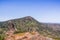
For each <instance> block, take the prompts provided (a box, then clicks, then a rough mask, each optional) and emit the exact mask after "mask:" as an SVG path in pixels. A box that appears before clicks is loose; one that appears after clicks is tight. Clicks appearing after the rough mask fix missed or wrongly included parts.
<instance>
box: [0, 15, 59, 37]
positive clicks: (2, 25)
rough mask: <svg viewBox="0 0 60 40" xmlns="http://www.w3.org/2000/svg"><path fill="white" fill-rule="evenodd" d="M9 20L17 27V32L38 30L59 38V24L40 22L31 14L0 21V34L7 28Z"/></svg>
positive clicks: (43, 33)
mask: <svg viewBox="0 0 60 40" xmlns="http://www.w3.org/2000/svg"><path fill="white" fill-rule="evenodd" d="M9 21H11V22H12V23H13V24H14V27H15V28H16V29H17V32H32V31H38V32H39V33H40V34H42V35H44V36H48V37H53V38H60V24H56V23H55V24H53V23H41V22H38V21H37V20H35V19H34V18H33V17H31V16H27V17H23V18H18V19H12V20H8V21H4V22H0V34H2V33H3V32H4V31H7V30H9V29H8V26H9V25H8V22H9Z"/></svg>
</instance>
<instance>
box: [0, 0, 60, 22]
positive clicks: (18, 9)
mask: <svg viewBox="0 0 60 40" xmlns="http://www.w3.org/2000/svg"><path fill="white" fill-rule="evenodd" d="M25 16H32V17H34V18H35V19H36V20H38V21H40V22H46V23H48V22H50V23H60V1H59V0H43V1H42V0H0V21H6V20H9V19H15V18H21V17H25Z"/></svg>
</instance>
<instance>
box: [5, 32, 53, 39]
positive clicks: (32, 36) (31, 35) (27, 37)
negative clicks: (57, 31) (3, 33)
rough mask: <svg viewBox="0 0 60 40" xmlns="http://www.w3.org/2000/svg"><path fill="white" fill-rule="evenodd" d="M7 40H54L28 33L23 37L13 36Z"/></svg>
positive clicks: (36, 33) (35, 33)
mask: <svg viewBox="0 0 60 40" xmlns="http://www.w3.org/2000/svg"><path fill="white" fill-rule="evenodd" d="M5 40H53V39H52V38H49V37H44V36H42V35H40V34H39V33H38V32H32V33H30V32H26V33H24V34H23V35H22V36H21V35H20V34H13V35H9V36H7V37H5Z"/></svg>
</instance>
